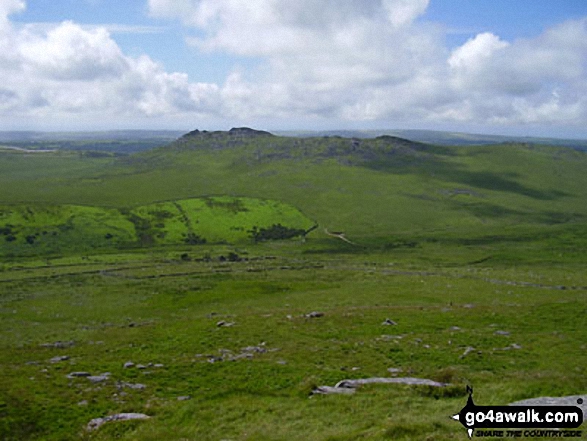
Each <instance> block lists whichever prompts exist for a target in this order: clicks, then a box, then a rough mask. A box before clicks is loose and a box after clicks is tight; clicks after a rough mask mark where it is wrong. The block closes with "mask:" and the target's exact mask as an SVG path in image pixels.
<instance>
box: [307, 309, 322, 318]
mask: <svg viewBox="0 0 587 441" xmlns="http://www.w3.org/2000/svg"><path fill="white" fill-rule="evenodd" d="M319 317H324V313H323V312H317V311H312V312H310V313H309V314H306V318H319Z"/></svg>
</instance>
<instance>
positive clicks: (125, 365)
mask: <svg viewBox="0 0 587 441" xmlns="http://www.w3.org/2000/svg"><path fill="white" fill-rule="evenodd" d="M134 366H135V364H134V363H133V362H132V361H127V362H126V363H124V366H123V367H124V368H125V369H130V368H132V367H134Z"/></svg>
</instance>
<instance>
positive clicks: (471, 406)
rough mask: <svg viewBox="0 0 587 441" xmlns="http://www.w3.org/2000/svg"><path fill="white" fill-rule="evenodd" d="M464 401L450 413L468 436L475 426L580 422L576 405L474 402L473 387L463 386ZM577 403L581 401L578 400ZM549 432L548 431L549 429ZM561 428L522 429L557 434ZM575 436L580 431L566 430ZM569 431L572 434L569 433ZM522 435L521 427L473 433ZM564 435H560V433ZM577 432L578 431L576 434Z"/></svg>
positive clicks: (533, 426) (564, 425)
mask: <svg viewBox="0 0 587 441" xmlns="http://www.w3.org/2000/svg"><path fill="white" fill-rule="evenodd" d="M467 393H468V394H469V398H468V400H467V405H466V406H465V407H463V409H462V410H461V411H460V412H459V413H457V414H456V415H453V416H452V419H454V420H456V421H459V422H460V423H461V424H462V425H463V426H464V427H465V429H466V430H467V433H468V434H469V439H470V438H472V437H473V433H475V430H477V429H573V428H577V427H579V426H580V425H581V424H582V423H583V411H582V410H581V409H580V408H579V407H577V406H477V405H476V404H475V403H474V402H473V389H472V388H471V387H470V386H467ZM579 401H581V402H578V403H577V404H582V400H579ZM550 432H552V433H550ZM563 433H564V432H562V433H561V432H558V431H554V430H553V431H548V430H540V431H538V430H533V431H530V430H526V431H524V432H523V434H524V436H540V437H550V436H557V437H560V436H561V435H563ZM566 433H568V434H569V435H570V436H576V434H577V433H580V432H566ZM571 434H572V435H571ZM486 435H487V436H502V437H504V436H506V437H508V436H510V437H519V436H522V431H513V430H512V431H508V432H507V433H499V434H496V433H493V432H492V433H486V434H484V433H483V432H480V433H479V434H477V436H486ZM563 436H564V435H563ZM579 436H580V435H579Z"/></svg>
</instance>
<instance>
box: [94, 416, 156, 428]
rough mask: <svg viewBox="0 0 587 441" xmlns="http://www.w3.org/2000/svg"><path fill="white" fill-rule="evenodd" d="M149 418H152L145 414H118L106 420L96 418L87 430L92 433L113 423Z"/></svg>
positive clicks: (105, 418)
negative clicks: (106, 424)
mask: <svg viewBox="0 0 587 441" xmlns="http://www.w3.org/2000/svg"><path fill="white" fill-rule="evenodd" d="M149 418H151V417H150V416H148V415H145V414H143V413H118V414H116V415H110V416H107V417H104V418H94V419H93V420H91V421H90V422H89V423H88V425H87V427H86V428H87V430H88V431H92V430H96V429H98V428H99V427H100V426H102V425H103V424H105V423H109V422H111V421H129V420H148V419H149Z"/></svg>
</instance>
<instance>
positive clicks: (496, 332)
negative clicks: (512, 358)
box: [494, 331, 510, 337]
mask: <svg viewBox="0 0 587 441" xmlns="http://www.w3.org/2000/svg"><path fill="white" fill-rule="evenodd" d="M494 334H495V335H503V336H504V337H507V336H508V335H510V332H508V331H495V332H494Z"/></svg>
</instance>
